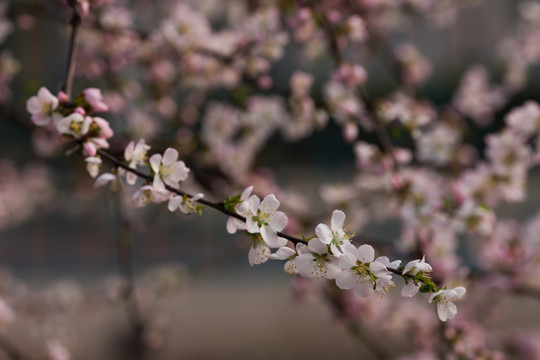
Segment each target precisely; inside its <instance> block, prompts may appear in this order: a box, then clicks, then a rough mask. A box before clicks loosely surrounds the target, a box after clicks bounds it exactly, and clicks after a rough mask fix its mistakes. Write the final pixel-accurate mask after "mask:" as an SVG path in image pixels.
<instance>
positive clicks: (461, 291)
mask: <svg viewBox="0 0 540 360" xmlns="http://www.w3.org/2000/svg"><path fill="white" fill-rule="evenodd" d="M450 291H452V293H453V294H452V298H453V299H456V300H458V299H461V298H462V297H463V295H465V293H466V292H467V289H465V288H464V287H462V286H459V287H457V288H454V289H452V290H450Z"/></svg>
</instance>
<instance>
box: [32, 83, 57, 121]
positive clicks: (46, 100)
mask: <svg viewBox="0 0 540 360" xmlns="http://www.w3.org/2000/svg"><path fill="white" fill-rule="evenodd" d="M57 107H58V99H57V98H56V96H54V95H53V94H51V92H50V91H49V90H47V89H46V88H44V87H42V88H40V89H39V91H38V94H37V96H32V97H31V98H30V99H28V101H27V102H26V110H28V112H29V113H30V114H32V121H33V122H34V124H36V125H37V126H45V125H48V124H49V123H50V122H51V120H52V115H53V111H54V110H55V109H56V108H57Z"/></svg>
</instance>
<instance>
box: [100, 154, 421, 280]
mask: <svg viewBox="0 0 540 360" xmlns="http://www.w3.org/2000/svg"><path fill="white" fill-rule="evenodd" d="M98 154H99V155H101V156H102V157H103V158H105V159H106V160H108V161H110V162H112V163H113V164H114V165H116V166H117V167H119V168H122V169H124V170H126V171H129V172H131V173H133V174H135V175H137V176H138V177H140V178H141V179H144V180H146V181H147V182H152V180H153V178H152V177H151V176H150V175H148V174H145V173H143V172H141V171H139V170H137V169H132V168H130V167H129V166H128V165H127V164H125V163H123V162H122V161H120V160H118V159H117V158H116V157H114V156H113V155H112V154H110V153H108V152H107V151H105V150H103V149H99V150H98ZM165 187H166V188H167V190H169V191H170V192H172V193H175V194H177V195H180V196H184V195H185V196H188V197H193V195H191V194H189V193H186V192H184V191H182V190H178V189H175V188H173V187H170V186H168V185H165ZM196 202H198V203H199V204H202V205H205V206H208V207H211V208H213V209H215V210H217V211H219V212H221V213H223V214H225V215H228V216H232V217H234V218H237V219H239V220H240V221H243V222H245V221H246V218H245V217H243V216H241V215H238V214H237V213H235V212H233V211H231V210H229V209H225V206H224V204H223V202H219V203H215V202H212V201H209V200H205V199H199V200H197V201H196ZM277 234H278V235H279V236H281V237H282V238H285V239H287V240H289V241H290V242H292V243H294V244H298V243H304V244H305V243H307V241H306V240H304V239H301V238H298V237H295V236H291V235H288V234H285V233H282V232H278V233H277ZM387 269H388V271H389V272H391V273H394V274H396V275H399V276H401V277H403V278H409V279H413V278H414V276H412V275H410V274H402V272H401V271H399V270H397V269H392V268H387ZM419 281H421V282H423V283H425V282H424V281H423V280H422V279H419Z"/></svg>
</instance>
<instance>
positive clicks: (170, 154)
mask: <svg viewBox="0 0 540 360" xmlns="http://www.w3.org/2000/svg"><path fill="white" fill-rule="evenodd" d="M176 160H178V151H176V149H173V148H168V149H167V150H165V153H164V154H163V160H162V162H163V165H165V166H170V165H172V164H174V163H175V162H176Z"/></svg>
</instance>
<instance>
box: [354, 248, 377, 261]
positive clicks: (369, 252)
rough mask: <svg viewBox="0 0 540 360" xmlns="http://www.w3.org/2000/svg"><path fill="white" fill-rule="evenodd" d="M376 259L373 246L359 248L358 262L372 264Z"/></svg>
mask: <svg viewBox="0 0 540 360" xmlns="http://www.w3.org/2000/svg"><path fill="white" fill-rule="evenodd" d="M373 259H375V250H374V249H373V247H372V246H371V245H365V244H364V245H361V246H360V247H359V248H358V260H360V261H361V262H363V263H368V262H372V261H373Z"/></svg>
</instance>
